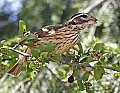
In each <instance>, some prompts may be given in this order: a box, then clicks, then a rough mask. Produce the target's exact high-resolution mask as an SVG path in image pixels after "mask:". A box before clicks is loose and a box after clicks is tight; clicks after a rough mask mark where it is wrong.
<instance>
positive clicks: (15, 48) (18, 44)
mask: <svg viewBox="0 0 120 93" xmlns="http://www.w3.org/2000/svg"><path fill="white" fill-rule="evenodd" d="M20 44H21V42H19V43H17V44H16V45H15V46H14V47H13V49H16V48H17V47H18V46H19V45H20Z"/></svg>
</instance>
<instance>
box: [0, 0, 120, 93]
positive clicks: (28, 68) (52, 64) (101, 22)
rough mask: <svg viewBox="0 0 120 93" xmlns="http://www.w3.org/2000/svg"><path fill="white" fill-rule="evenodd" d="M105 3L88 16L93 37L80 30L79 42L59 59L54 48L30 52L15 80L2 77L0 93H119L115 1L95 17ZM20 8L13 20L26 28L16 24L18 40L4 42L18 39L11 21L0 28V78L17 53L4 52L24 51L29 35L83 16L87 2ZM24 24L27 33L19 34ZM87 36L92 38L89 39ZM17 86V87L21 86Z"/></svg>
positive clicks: (42, 0)
mask: <svg viewBox="0 0 120 93" xmlns="http://www.w3.org/2000/svg"><path fill="white" fill-rule="evenodd" d="M48 1H49V2H48ZM53 1H54V0H53ZM107 1H108V0H106V1H105V2H103V3H102V4H101V5H100V6H99V7H95V8H94V9H93V10H92V11H91V14H92V15H95V14H98V24H97V27H96V29H95V32H94V30H93V28H88V29H86V30H85V33H83V35H82V37H81V41H80V42H82V43H80V42H79V43H78V44H77V45H75V46H74V48H73V49H70V51H68V52H67V53H65V54H64V56H60V55H55V54H54V48H55V46H56V45H54V44H48V45H46V44H44V43H41V44H40V45H39V46H38V47H36V48H32V51H31V52H32V56H33V57H32V58H28V61H27V62H25V63H24V64H23V66H22V67H21V70H22V71H23V73H22V74H21V76H19V77H17V78H13V77H11V76H8V78H6V79H5V81H4V82H3V83H2V85H1V87H0V88H1V89H0V90H1V91H2V92H6V93H8V90H9V91H11V92H21V91H22V92H23V90H25V92H27V93H30V91H33V90H34V92H38V91H39V92H46V91H48V92H51V93H61V92H64V91H65V92H66V91H67V92H68V93H71V92H72V93H76V92H80V91H86V92H88V93H94V92H103V93H104V92H108V93H114V92H115V90H117V88H118V92H119V85H118V81H119V76H120V74H119V73H120V45H119V43H120V42H119V41H120V40H119V39H120V38H119V34H120V28H119V27H120V26H119V20H118V18H119V7H118V6H116V5H117V4H116V5H115V2H117V1H119V0H115V1H113V2H112V3H110V4H109V6H108V7H107V8H106V9H105V10H104V13H103V15H102V16H100V15H99V11H102V8H101V7H102V5H104V3H106V2H107ZM23 2H24V3H23V7H22V9H21V12H20V14H19V15H18V18H22V19H24V20H25V22H26V23H25V22H23V21H22V20H20V21H19V34H20V36H19V37H20V38H21V40H20V41H18V40H17V38H18V37H15V38H11V39H9V37H13V35H16V33H18V30H17V28H18V26H17V25H18V24H15V23H17V21H16V22H14V23H12V24H10V25H8V26H6V28H0V31H2V32H3V33H2V34H1V35H0V37H1V38H0V39H6V40H5V41H4V40H3V41H1V42H0V77H1V78H3V77H5V75H4V74H5V73H6V71H7V70H8V69H9V68H10V67H12V66H13V65H14V64H15V63H16V62H17V60H18V58H19V57H18V56H19V55H18V53H15V52H13V51H10V50H9V47H13V45H15V43H18V42H21V41H22V42H21V43H22V44H23V45H26V46H30V45H31V44H32V43H33V42H34V41H35V40H37V39H38V38H37V37H36V36H35V35H34V34H32V33H31V32H32V31H35V30H36V29H38V28H41V27H43V26H45V25H51V24H56V23H63V22H64V21H66V20H67V19H68V18H69V17H70V16H71V15H73V14H75V13H76V12H78V11H83V10H84V9H85V8H86V7H87V6H88V5H89V4H90V0H85V1H80V0H74V1H72V0H62V1H61V0H58V1H57V2H56V1H55V2H54V3H53V2H52V1H51V0H37V1H34V0H33V1H31V0H26V1H23ZM4 7H5V6H4ZM100 13H101V12H100ZM9 15H12V14H9ZM9 15H6V14H5V17H4V19H6V18H8V16H9ZM0 16H1V15H0ZM99 16H100V17H99ZM0 20H1V19H0ZM18 20H19V19H18ZM26 24H27V29H28V32H26V33H27V34H24V32H25V31H27V30H26ZM0 27H1V26H0ZM94 28H95V27H94ZM3 29H4V31H3ZM29 30H30V31H29ZM11 31H12V33H11ZM92 34H93V35H94V36H91V35H92ZM87 36H88V37H87ZM90 37H92V38H90ZM7 38H8V40H7ZM22 44H21V45H22ZM8 45H9V46H8ZM17 50H20V51H23V50H24V47H21V46H19V47H18V48H17ZM61 60H62V61H61ZM36 72H37V73H36ZM1 80H3V79H1ZM110 81H111V82H110ZM0 82H1V81H0ZM8 82H9V83H10V85H8ZM69 82H70V83H69ZM106 82H107V83H106ZM19 83H22V86H21V85H20V84H19ZM11 84H12V86H13V87H11ZM4 86H6V89H4V88H5V87H4ZM41 86H42V87H41ZM44 86H46V87H44ZM42 88H44V90H42ZM115 88H116V89H115ZM45 90H46V91H45Z"/></svg>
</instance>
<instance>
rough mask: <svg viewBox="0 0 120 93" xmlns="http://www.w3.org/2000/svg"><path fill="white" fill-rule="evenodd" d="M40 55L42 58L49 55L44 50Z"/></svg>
mask: <svg viewBox="0 0 120 93" xmlns="http://www.w3.org/2000/svg"><path fill="white" fill-rule="evenodd" d="M40 56H41V57H42V58H44V59H46V58H47V57H48V52H42V53H41V54H40Z"/></svg>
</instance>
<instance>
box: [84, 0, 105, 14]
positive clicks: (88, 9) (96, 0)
mask: <svg viewBox="0 0 120 93" xmlns="http://www.w3.org/2000/svg"><path fill="white" fill-rule="evenodd" d="M104 1H106V0H94V1H93V3H92V4H91V5H90V6H88V7H87V8H86V9H85V10H84V12H85V13H89V12H91V11H92V10H93V9H94V8H95V7H97V6H98V5H100V4H102V2H104Z"/></svg>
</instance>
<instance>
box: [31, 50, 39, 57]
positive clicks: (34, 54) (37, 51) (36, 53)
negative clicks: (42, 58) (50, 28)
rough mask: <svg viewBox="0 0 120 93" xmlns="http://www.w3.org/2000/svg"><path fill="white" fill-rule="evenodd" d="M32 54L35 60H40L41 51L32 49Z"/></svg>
mask: <svg viewBox="0 0 120 93" xmlns="http://www.w3.org/2000/svg"><path fill="white" fill-rule="evenodd" d="M31 53H32V55H33V56H34V57H35V58H38V57H39V50H38V49H36V48H32V49H31Z"/></svg>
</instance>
